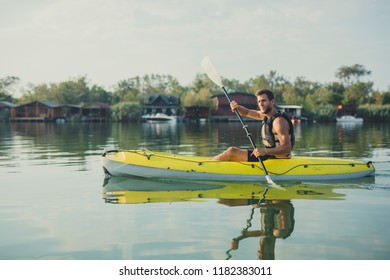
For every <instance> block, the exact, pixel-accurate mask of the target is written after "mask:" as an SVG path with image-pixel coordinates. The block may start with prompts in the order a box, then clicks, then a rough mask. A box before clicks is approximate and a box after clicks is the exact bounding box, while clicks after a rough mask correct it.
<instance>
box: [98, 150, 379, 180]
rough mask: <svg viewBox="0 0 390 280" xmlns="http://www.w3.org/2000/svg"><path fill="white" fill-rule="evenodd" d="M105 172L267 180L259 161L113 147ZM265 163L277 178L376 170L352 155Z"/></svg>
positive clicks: (347, 176) (334, 177)
mask: <svg viewBox="0 0 390 280" xmlns="http://www.w3.org/2000/svg"><path fill="white" fill-rule="evenodd" d="M102 164H103V169H104V171H105V173H106V174H110V175H112V176H124V177H142V178H156V179H170V180H190V181H229V182H234V181H235V182H237V181H239V182H243V181H246V182H257V181H265V177H264V171H263V169H262V167H261V165H260V164H259V163H258V162H235V161H212V160H209V158H208V157H202V156H186V155H178V154H169V153H163V152H151V151H148V150H113V151H105V152H104V153H103V155H102ZM264 165H265V167H266V169H267V171H268V173H269V175H270V176H271V178H272V179H273V180H274V181H318V180H321V181H322V180H340V179H355V178H362V177H366V176H372V175H374V174H375V168H374V166H373V164H372V163H371V162H363V161H357V160H352V159H340V158H324V157H304V156H293V157H292V158H290V159H268V160H266V161H264Z"/></svg>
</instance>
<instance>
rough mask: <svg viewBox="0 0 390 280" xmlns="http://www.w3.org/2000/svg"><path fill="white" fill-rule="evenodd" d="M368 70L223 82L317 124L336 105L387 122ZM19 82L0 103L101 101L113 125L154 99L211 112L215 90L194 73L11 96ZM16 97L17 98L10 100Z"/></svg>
mask: <svg viewBox="0 0 390 280" xmlns="http://www.w3.org/2000/svg"><path fill="white" fill-rule="evenodd" d="M370 74H371V71H369V70H366V69H365V67H364V66H363V65H360V64H355V65H352V66H342V67H340V68H339V69H338V70H337V71H336V75H335V77H336V78H337V79H336V81H333V82H329V83H326V84H322V83H318V82H312V81H308V80H306V79H305V78H303V77H298V78H296V79H295V80H294V81H289V80H288V79H286V78H285V77H283V76H282V75H280V74H278V73H277V72H276V71H271V72H269V73H268V74H265V75H264V74H263V75H259V76H257V77H255V78H250V79H249V80H247V81H245V82H239V81H238V80H235V79H226V78H223V79H222V80H223V83H224V85H225V87H226V88H227V90H228V91H229V92H253V93H254V92H256V91H257V90H258V89H260V88H269V89H271V90H273V91H274V93H275V95H276V99H277V103H278V104H293V105H302V106H303V108H304V112H303V114H304V116H306V117H308V118H310V119H316V120H318V121H330V120H334V118H335V116H336V112H337V106H339V105H344V106H347V107H350V108H358V110H357V113H358V115H360V116H363V117H364V118H366V119H368V120H388V119H389V117H390V88H389V89H388V90H387V91H385V92H381V91H378V90H375V89H374V83H373V82H371V81H369V79H368V78H367V77H368V76H369V75H370ZM18 82H19V78H18V77H12V76H9V77H5V78H0V100H3V101H10V102H13V103H15V104H24V103H27V102H31V101H35V100H50V101H52V102H55V103H57V104H74V105H84V104H88V103H90V102H96V101H100V102H104V103H107V104H109V105H111V106H112V118H113V120H116V121H127V120H135V119H139V117H140V114H141V111H142V110H141V109H142V106H143V104H144V102H145V101H146V100H147V99H148V97H150V96H152V95H158V94H166V95H175V96H178V97H180V100H181V107H182V108H184V107H187V106H194V105H200V106H208V107H210V108H214V106H215V104H214V103H213V102H214V99H213V98H212V95H213V94H215V93H220V89H219V88H218V87H217V86H216V85H215V84H214V83H213V82H211V81H210V80H209V79H208V78H207V76H206V75H205V74H197V75H196V77H195V78H194V80H193V82H192V83H191V84H190V85H187V86H183V85H181V84H180V83H179V82H178V81H177V79H176V78H174V77H172V76H170V75H155V74H152V75H145V76H143V77H139V76H136V77H133V78H129V79H126V80H121V81H119V82H118V83H117V84H116V85H114V86H113V89H111V90H107V89H105V88H103V87H100V86H98V85H94V84H92V85H91V83H90V82H89V81H88V79H87V77H86V76H82V77H77V78H73V79H70V80H68V81H64V82H60V83H52V84H46V83H43V84H38V85H33V84H31V85H29V86H28V87H27V88H25V89H23V90H22V91H23V92H19V93H17V92H15V89H14V88H15V85H17V83H18ZM16 95H19V96H20V97H19V98H16V97H15V96H16Z"/></svg>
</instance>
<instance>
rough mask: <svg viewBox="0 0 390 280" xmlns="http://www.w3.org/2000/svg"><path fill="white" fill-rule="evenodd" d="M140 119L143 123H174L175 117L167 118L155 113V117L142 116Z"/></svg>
mask: <svg viewBox="0 0 390 280" xmlns="http://www.w3.org/2000/svg"><path fill="white" fill-rule="evenodd" d="M142 119H143V120H145V121H150V122H152V121H160V122H161V121H163V122H166V121H174V120H176V116H168V115H166V114H164V113H157V114H155V115H150V114H148V115H143V116H142Z"/></svg>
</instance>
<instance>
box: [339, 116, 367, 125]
mask: <svg viewBox="0 0 390 280" xmlns="http://www.w3.org/2000/svg"><path fill="white" fill-rule="evenodd" d="M336 121H337V122H348V123H362V122H363V119H362V118H357V117H355V116H350V115H345V116H341V117H339V118H336Z"/></svg>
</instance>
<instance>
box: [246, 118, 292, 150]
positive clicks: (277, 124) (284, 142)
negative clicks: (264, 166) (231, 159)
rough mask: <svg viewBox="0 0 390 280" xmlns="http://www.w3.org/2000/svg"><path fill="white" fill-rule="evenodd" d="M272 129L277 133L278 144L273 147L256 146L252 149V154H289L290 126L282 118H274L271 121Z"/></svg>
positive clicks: (290, 148)
mask: <svg viewBox="0 0 390 280" xmlns="http://www.w3.org/2000/svg"><path fill="white" fill-rule="evenodd" d="M273 130H274V131H275V133H276V134H277V135H278V139H279V146H276V147H275V148H265V149H264V148H262V149H259V148H257V149H256V150H254V151H253V155H254V156H256V157H259V156H264V155H273V156H286V155H289V154H290V153H291V151H292V146H291V141H290V134H289V133H288V132H289V130H290V126H289V124H288V122H287V120H285V119H284V118H276V119H275V120H274V122H273Z"/></svg>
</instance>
